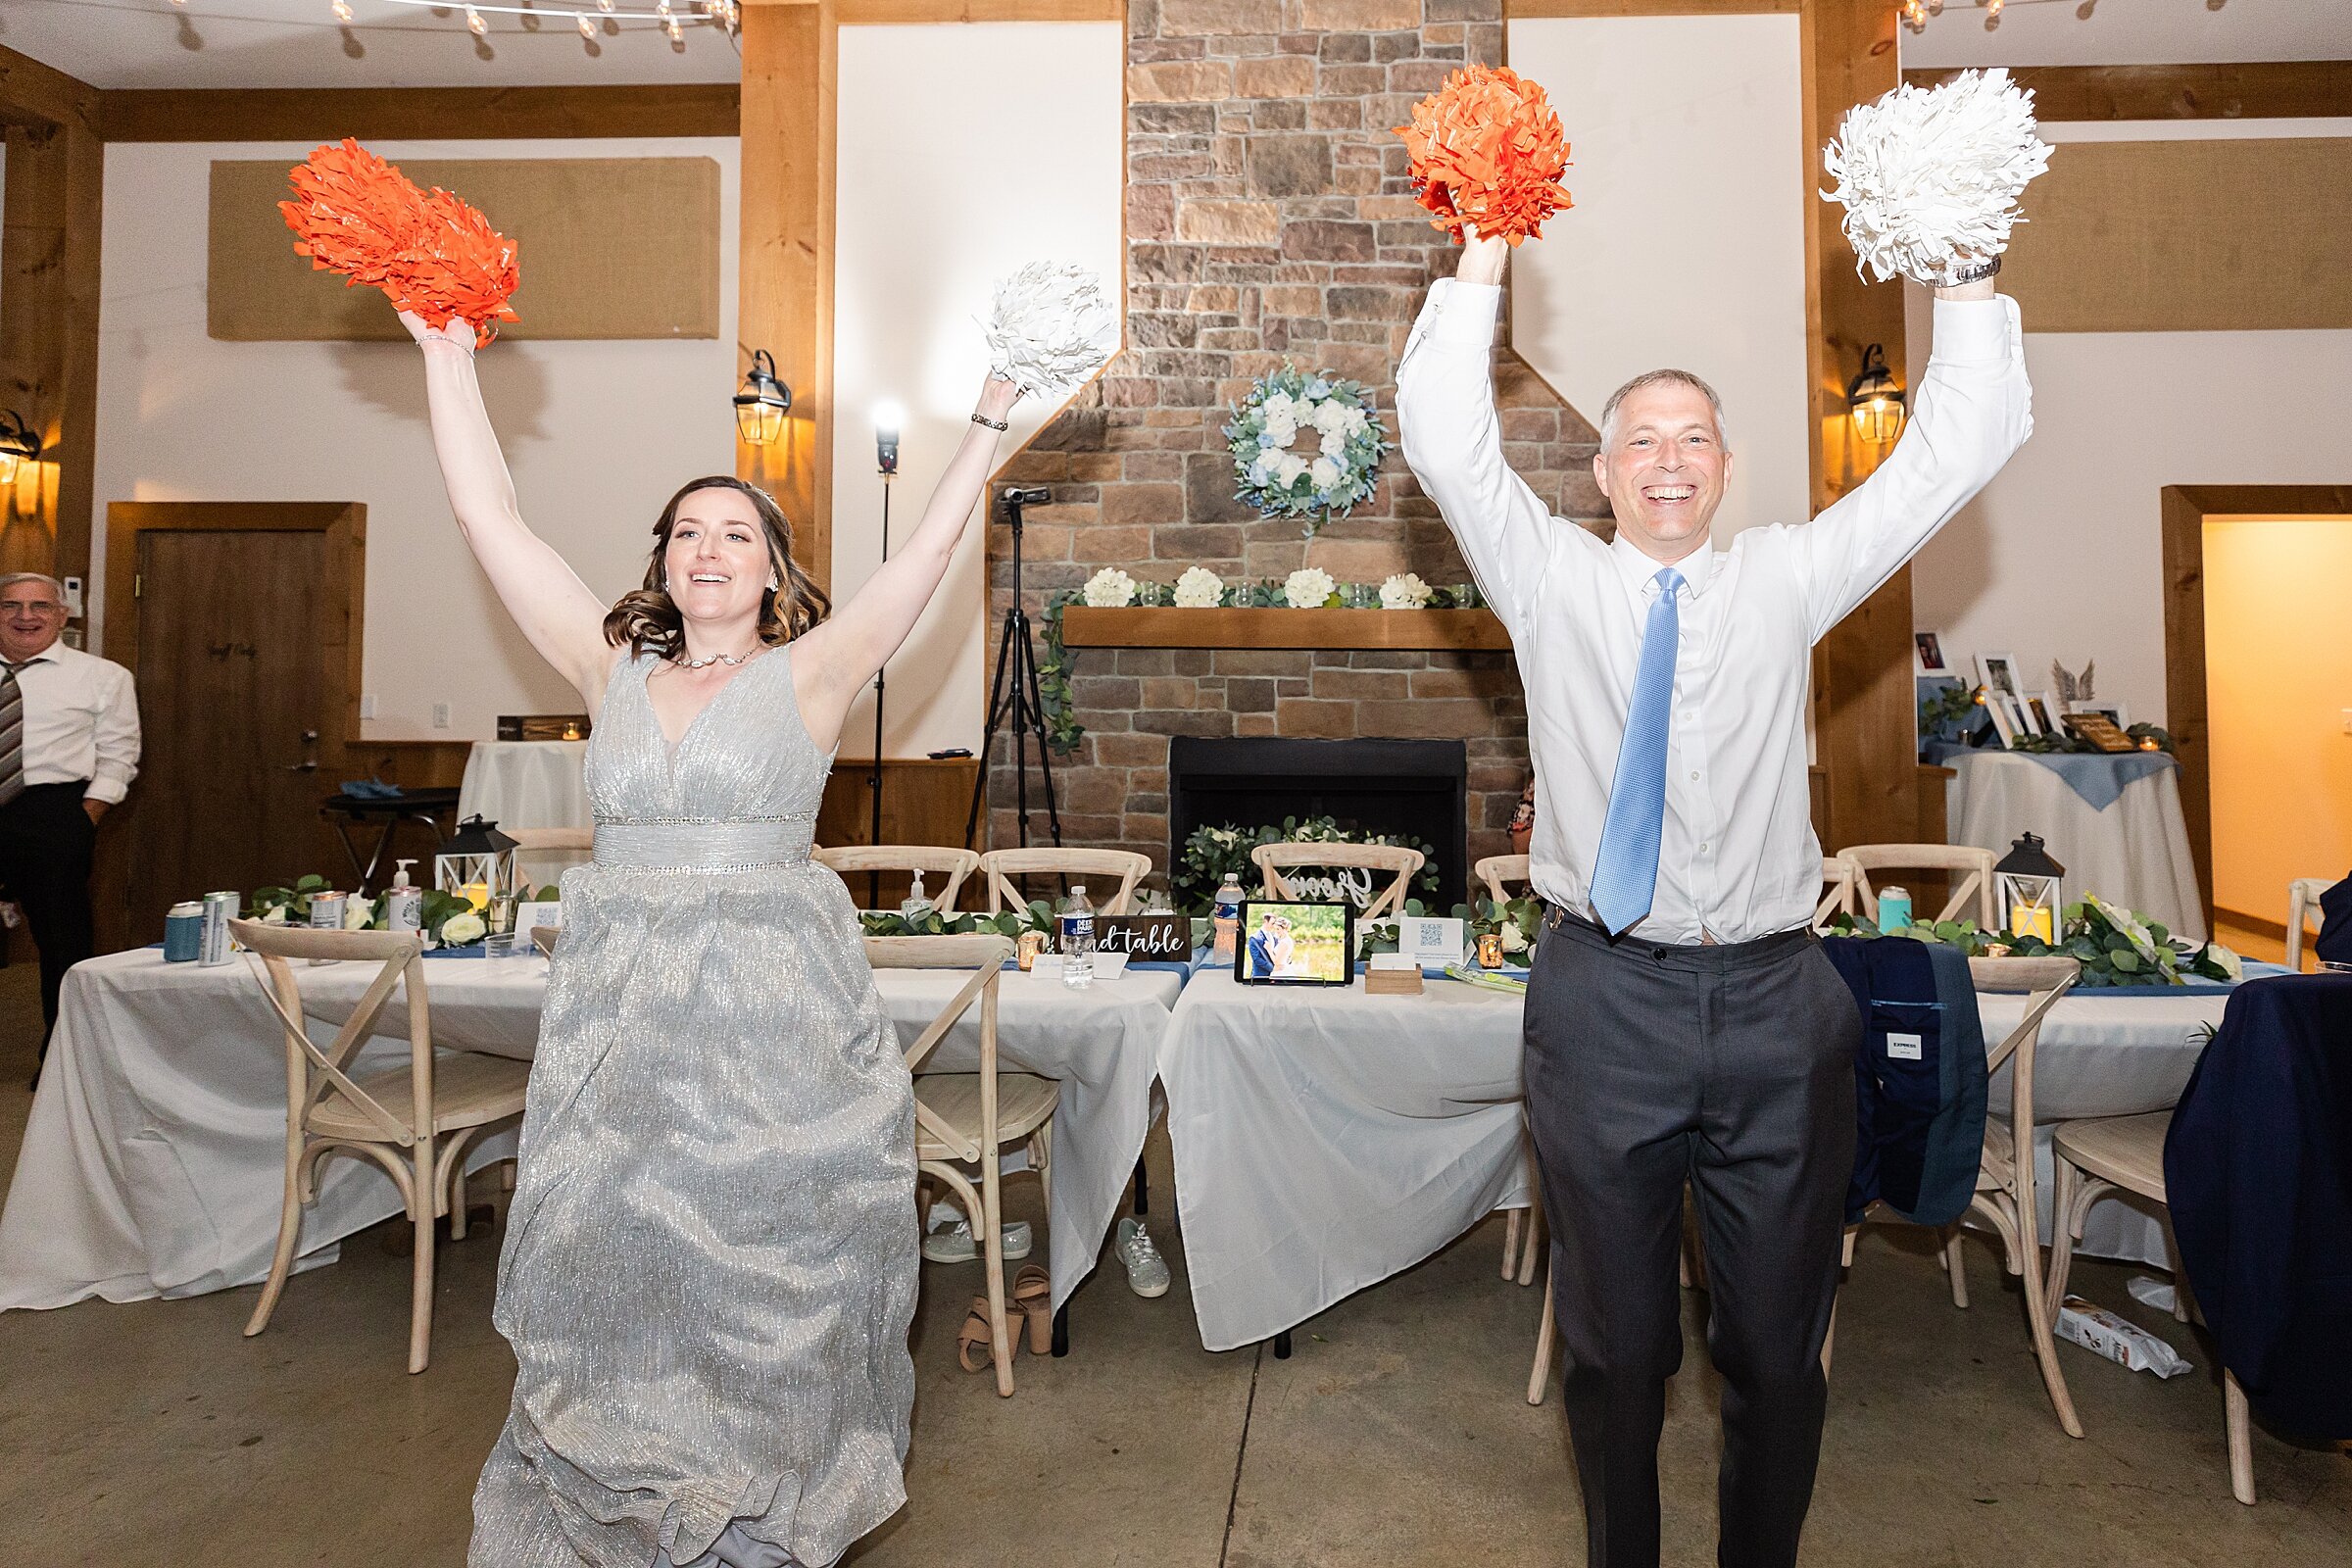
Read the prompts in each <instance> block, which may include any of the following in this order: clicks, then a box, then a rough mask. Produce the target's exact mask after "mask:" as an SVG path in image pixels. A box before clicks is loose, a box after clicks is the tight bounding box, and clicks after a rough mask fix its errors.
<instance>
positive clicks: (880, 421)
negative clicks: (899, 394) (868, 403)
mask: <svg viewBox="0 0 2352 1568" xmlns="http://www.w3.org/2000/svg"><path fill="white" fill-rule="evenodd" d="M906 423H907V411H906V410H905V409H903V408H901V407H900V406H899V405H898V403H897V402H896V401H895V400H893V399H889V398H885V399H884V400H883V401H881V402H880V403H877V404H875V405H874V431H875V433H876V434H878V435H897V434H898V433H899V431H900V430H901V429H902V428H903V427H904V426H905V425H906Z"/></svg>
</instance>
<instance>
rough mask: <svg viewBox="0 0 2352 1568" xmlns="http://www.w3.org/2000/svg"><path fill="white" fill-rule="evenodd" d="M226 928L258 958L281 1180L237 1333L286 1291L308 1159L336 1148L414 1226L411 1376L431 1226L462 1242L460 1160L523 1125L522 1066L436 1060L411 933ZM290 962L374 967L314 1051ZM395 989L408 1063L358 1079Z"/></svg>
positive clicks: (419, 1348) (249, 1329)
mask: <svg viewBox="0 0 2352 1568" xmlns="http://www.w3.org/2000/svg"><path fill="white" fill-rule="evenodd" d="M229 930H230V932H231V933H232V934H233V935H234V936H235V937H236V939H237V940H238V941H239V942H241V943H243V944H244V945H245V946H246V947H247V948H248V949H250V950H251V951H252V952H253V953H254V954H256V955H257V956H259V957H260V958H261V961H262V970H263V976H264V984H263V987H262V994H263V996H264V997H265V998H267V999H268V1001H269V1003H270V1010H271V1011H272V1012H274V1013H276V1014H277V1022H278V1028H279V1032H280V1033H281V1034H282V1035H283V1036H284V1046H285V1052H286V1173H285V1176H286V1181H285V1196H284V1200H283V1206H282V1208H281V1209H280V1211H279V1214H278V1225H277V1250H276V1252H275V1253H274V1254H273V1255H272V1256H271V1258H270V1277H269V1279H268V1281H267V1282H266V1283H264V1285H263V1286H262V1299H261V1300H260V1301H258V1302H256V1303H255V1305H254V1309H253V1316H252V1318H251V1319H250V1320H249V1321H248V1322H247V1323H246V1325H245V1333H246V1335H247V1337H248V1338H250V1337H252V1336H253V1335H256V1334H259V1333H261V1332H262V1330H264V1329H266V1328H268V1327H269V1326H270V1313H271V1312H272V1311H274V1310H275V1309H276V1307H277V1299H278V1296H279V1293H281V1292H282V1291H284V1290H285V1288H286V1276H287V1275H288V1274H289V1273H291V1272H292V1270H293V1266H294V1248H295V1245H296V1242H297V1241H298V1239H299V1238H300V1236H301V1233H302V1212H303V1210H304V1209H305V1208H307V1207H308V1206H309V1205H310V1204H311V1203H313V1202H315V1201H317V1200H318V1197H319V1180H318V1171H319V1161H320V1160H321V1159H322V1158H324V1157H325V1156H326V1155H328V1154H330V1153H333V1152H336V1151H344V1152H350V1153H355V1154H363V1155H366V1156H367V1157H368V1158H369V1159H372V1160H374V1161H375V1162H376V1163H377V1164H378V1165H381V1166H382V1167H383V1168H384V1169H385V1171H386V1172H388V1173H389V1174H390V1175H391V1177H392V1182H393V1185H394V1186H396V1187H398V1188H399V1189H400V1196H401V1200H402V1201H403V1202H404V1203H405V1204H406V1205H407V1209H408V1216H409V1221H410V1223H411V1224H412V1225H413V1226H414V1227H415V1228H416V1233H417V1235H416V1250H415V1252H414V1254H413V1263H412V1266H411V1270H410V1305H409V1370H410V1371H411V1372H421V1371H423V1370H424V1367H425V1361H426V1359H427V1356H428V1355H429V1353H430V1351H431V1348H432V1337H433V1221H434V1219H435V1218H436V1217H438V1216H439V1215H441V1214H447V1215H449V1217H450V1235H451V1237H452V1239H453V1240H459V1241H463V1240H464V1239H465V1236H466V1203H465V1198H464V1195H463V1192H462V1183H463V1177H462V1175H461V1173H462V1172H463V1170H464V1169H465V1159H466V1150H467V1149H468V1148H469V1147H470V1146H471V1145H472V1144H473V1143H474V1142H475V1141H476V1140H477V1139H479V1138H481V1137H482V1136H483V1135H484V1134H486V1133H488V1132H489V1131H491V1130H492V1129H493V1128H495V1127H497V1126H499V1125H501V1124H502V1123H505V1122H508V1121H512V1120H515V1119H516V1118H518V1117H519V1116H521V1114H522V1101H523V1089H524V1086H525V1085H526V1084H527V1083H528V1082H529V1081H530V1076H531V1064H530V1063H529V1062H527V1061H514V1060H510V1059H508V1058H507V1057H504V1056H485V1055H477V1054H473V1053H470V1052H443V1053H436V1052H435V1051H434V1049H433V1031H432V1014H431V1007H430V1005H429V1004H428V1002H427V1000H426V990H425V984H424V961H423V944H422V942H421V941H420V939H419V938H418V937H417V934H416V933H415V932H410V931H314V930H311V929H309V928H308V927H301V926H282V925H264V924H262V923H261V922H259V921H256V920H232V921H230V922H229ZM295 958H344V959H358V960H361V961H366V962H373V963H377V964H380V965H381V966H382V967H381V968H380V969H379V970H378V971H377V972H376V976H375V979H374V980H373V981H371V982H370V983H369V984H368V989H367V991H366V992H365V993H364V994H363V995H362V996H361V997H360V1000H359V1003H358V1005H356V1006H354V1007H353V1008H352V1012H351V1016H350V1018H349V1019H347V1020H346V1021H345V1022H344V1024H343V1026H342V1027H341V1028H340V1029H338V1030H337V1031H335V1038H334V1039H333V1040H332V1041H331V1042H330V1043H329V1044H327V1045H326V1046H324V1047H321V1046H319V1044H317V1043H316V1042H315V1041H313V1040H312V1039H311V1037H310V1034H309V1032H308V1031H307V1030H305V1029H304V1027H303V1005H302V990H301V987H300V986H299V985H298V984H297V983H296V981H295V978H294V968H293V965H292V963H291V962H290V961H289V960H291V959H295ZM403 986H405V987H406V989H407V993H408V995H407V1001H408V1015H409V1018H408V1022H409V1028H408V1035H409V1059H408V1061H407V1062H405V1063H403V1064H402V1065H400V1066H398V1067H391V1068H387V1069H385V1070H383V1071H380V1072H374V1073H370V1074H368V1076H367V1077H365V1078H358V1079H355V1078H354V1077H352V1076H351V1067H352V1063H353V1060H354V1059H355V1058H356V1057H357V1056H358V1055H359V1054H360V1049H361V1047H363V1046H365V1045H366V1044H367V1043H368V1038H369V1037H370V1036H371V1035H372V1034H373V1033H374V1031H375V1024H376V1020H377V1018H378V1017H380V1016H381V1015H382V1013H383V1010H384V1007H385V1005H387V1004H389V1003H390V1002H391V1000H392V994H393V992H394V991H396V990H399V989H401V988H402V987H403Z"/></svg>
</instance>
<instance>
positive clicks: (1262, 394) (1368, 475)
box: [1225, 364, 1394, 538]
mask: <svg viewBox="0 0 2352 1568" xmlns="http://www.w3.org/2000/svg"><path fill="white" fill-rule="evenodd" d="M1232 409H1233V420H1232V422H1231V423H1229V424H1227V425H1226V426H1225V438H1226V440H1227V442H1228V443H1229V444H1230V446H1229V450H1230V451H1231V452H1232V454H1233V480H1234V495H1235V498H1236V499H1238V500H1241V501H1246V502H1248V503H1249V504H1250V506H1252V507H1255V508H1256V509H1257V512H1258V515H1260V516H1263V517H1295V518H1298V519H1299V520H1300V521H1302V522H1303V523H1305V525H1306V526H1305V532H1306V534H1307V535H1308V537H1310V538H1311V537H1313V535H1314V533H1315V530H1316V529H1318V528H1320V527H1322V526H1323V524H1325V523H1327V522H1329V521H1330V520H1331V519H1332V518H1333V517H1334V516H1335V515H1337V516H1343V517H1344V516H1346V515H1348V513H1350V512H1352V511H1354V510H1355V509H1356V508H1357V507H1359V506H1361V505H1362V504H1363V503H1365V502H1366V501H1369V500H1371V499H1372V490H1373V486H1374V484H1375V483H1376V476H1377V474H1378V472H1379V469H1380V460H1381V459H1382V458H1383V457H1384V456H1386V455H1387V454H1388V453H1389V452H1390V451H1392V450H1394V449H1393V447H1392V446H1391V444H1390V441H1389V438H1388V437H1389V432H1388V427H1387V426H1386V425H1385V424H1383V423H1382V422H1381V418H1380V413H1379V411H1378V410H1376V409H1375V408H1373V406H1372V400H1371V399H1370V398H1369V397H1367V396H1366V395H1365V393H1364V386H1363V383H1362V382H1360V381H1347V380H1341V379H1339V378H1337V377H1335V376H1332V375H1330V374H1329V373H1327V372H1322V371H1318V372H1316V373H1315V374H1313V375H1309V374H1307V373H1306V372H1304V371H1303V370H1300V369H1299V368H1298V367H1297V366H1295V365H1290V364H1285V365H1284V366H1283V368H1281V369H1279V370H1275V371H1273V372H1272V373H1270V374H1267V375H1262V376H1260V377H1258V378H1257V380H1256V381H1255V382H1253V383H1252V384H1251V386H1250V395H1249V396H1248V397H1247V398H1244V399H1243V400H1242V401H1241V402H1239V403H1236V404H1234V405H1233V406H1232ZM1310 432H1311V434H1312V436H1313V439H1314V451H1313V453H1312V454H1311V455H1310V454H1309V453H1306V452H1303V451H1297V450H1294V448H1295V447H1297V446H1298V445H1299V436H1300V435H1301V434H1303V433H1310Z"/></svg>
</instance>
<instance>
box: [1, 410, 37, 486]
mask: <svg viewBox="0 0 2352 1568" xmlns="http://www.w3.org/2000/svg"><path fill="white" fill-rule="evenodd" d="M40 455H41V437H40V433H39V432H38V431H36V430H34V429H33V428H32V426H30V425H28V424H26V423H25V416H23V415H22V414H19V413H18V412H17V411H16V410H14V409H8V410H5V411H0V485H7V484H13V483H15V482H16V477H17V467H18V466H19V465H20V464H25V463H31V462H33V461H35V460H36V459H38V458H39V457H40Z"/></svg>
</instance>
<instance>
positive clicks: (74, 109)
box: [0, 44, 99, 130]
mask: <svg viewBox="0 0 2352 1568" xmlns="http://www.w3.org/2000/svg"><path fill="white" fill-rule="evenodd" d="M98 99H99V93H98V89H97V88H95V87H93V86H91V85H90V84H89V83H88V82H86V81H82V80H80V79H79V78H78V77H74V76H69V75H67V74H66V73H64V72H62V71H60V70H58V69H57V68H56V67H55V66H44V65H42V64H41V63H40V62H39V61H38V60H35V59H33V58H32V56H30V55H24V54H19V53H18V52H17V51H16V50H14V49H11V48H9V47H8V46H7V45H5V44H0V125H25V126H36V125H72V126H74V127H75V128H77V129H81V130H89V129H92V128H94V127H95V126H96V124H97V122H98Z"/></svg>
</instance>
